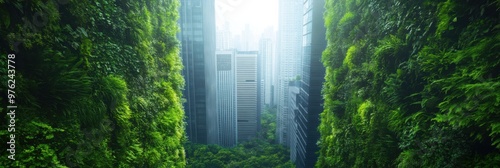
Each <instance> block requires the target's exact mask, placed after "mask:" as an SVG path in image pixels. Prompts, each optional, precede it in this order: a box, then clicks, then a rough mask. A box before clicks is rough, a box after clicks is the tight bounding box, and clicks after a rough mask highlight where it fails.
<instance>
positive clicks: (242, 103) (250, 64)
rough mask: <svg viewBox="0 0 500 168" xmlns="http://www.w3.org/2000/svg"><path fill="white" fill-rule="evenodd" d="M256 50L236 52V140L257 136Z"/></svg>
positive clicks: (258, 116)
mask: <svg viewBox="0 0 500 168" xmlns="http://www.w3.org/2000/svg"><path fill="white" fill-rule="evenodd" d="M257 61H258V52H256V51H239V52H237V53H236V109H237V113H238V115H237V118H238V120H237V122H238V123H237V127H238V134H237V136H238V142H241V141H246V140H250V139H252V138H255V137H256V136H257V129H258V124H259V121H260V114H259V108H258V107H257V105H258V102H259V99H258V93H257V92H258V91H257V89H258V87H259V86H258V85H259V83H260V82H257V81H258V76H257V74H258V72H257V71H258V68H257Z"/></svg>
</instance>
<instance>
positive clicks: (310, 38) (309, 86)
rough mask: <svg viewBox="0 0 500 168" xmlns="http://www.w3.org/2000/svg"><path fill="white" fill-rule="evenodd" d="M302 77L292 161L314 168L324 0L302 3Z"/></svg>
mask: <svg viewBox="0 0 500 168" xmlns="http://www.w3.org/2000/svg"><path fill="white" fill-rule="evenodd" d="M303 2H304V4H303V7H304V10H303V11H304V15H303V19H304V24H303V36H302V37H303V43H302V44H303V45H302V46H303V54H302V74H301V76H302V78H301V82H300V91H299V95H298V99H297V106H298V113H297V115H296V118H295V121H296V122H297V129H296V133H297V135H296V136H297V143H296V147H295V148H296V161H295V164H296V165H297V167H299V168H301V167H314V165H315V163H316V160H317V158H318V155H317V154H316V151H318V149H319V148H318V146H317V144H316V143H317V141H318V139H319V136H320V135H319V132H318V126H319V114H320V113H321V112H322V111H323V106H322V104H323V96H322V95H321V90H322V87H323V82H324V76H325V68H324V66H323V64H322V62H321V56H322V52H323V50H324V49H325V47H326V40H325V26H324V20H323V13H324V11H325V10H324V5H325V2H324V0H304V1H303Z"/></svg>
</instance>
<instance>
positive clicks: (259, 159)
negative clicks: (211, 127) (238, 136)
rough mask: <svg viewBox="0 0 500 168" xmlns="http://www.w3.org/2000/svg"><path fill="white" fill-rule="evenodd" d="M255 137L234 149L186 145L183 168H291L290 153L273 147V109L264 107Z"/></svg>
mask: <svg viewBox="0 0 500 168" xmlns="http://www.w3.org/2000/svg"><path fill="white" fill-rule="evenodd" d="M261 127H262V129H261V131H260V132H259V133H258V135H259V138H257V139H254V140H251V141H248V142H242V143H240V144H238V145H237V146H236V147H231V148H226V147H221V146H218V145H202V144H194V143H189V142H188V143H186V144H185V148H186V160H187V167H192V168H222V167H227V168H231V167H234V168H236V167H239V168H253V167H278V168H280V167H281V168H292V167H295V166H294V165H293V163H292V162H291V161H290V151H289V150H288V149H287V148H285V147H283V146H282V145H278V144H275V131H276V108H266V109H265V110H264V112H263V113H262V117H261Z"/></svg>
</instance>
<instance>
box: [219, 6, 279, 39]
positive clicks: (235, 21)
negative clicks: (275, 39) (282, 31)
mask: <svg viewBox="0 0 500 168" xmlns="http://www.w3.org/2000/svg"><path fill="white" fill-rule="evenodd" d="M215 12H216V19H217V25H218V26H220V25H222V24H223V23H224V21H223V20H222V19H224V20H225V21H227V22H229V23H230V25H231V31H232V33H233V34H239V33H240V32H241V31H242V30H243V29H244V27H245V25H246V24H248V25H249V26H250V29H251V30H252V31H253V33H255V34H256V35H259V34H260V32H261V31H262V30H263V29H265V28H267V27H269V26H273V27H274V29H275V30H276V29H277V28H278V23H277V22H278V0H215ZM257 33H259V34H257Z"/></svg>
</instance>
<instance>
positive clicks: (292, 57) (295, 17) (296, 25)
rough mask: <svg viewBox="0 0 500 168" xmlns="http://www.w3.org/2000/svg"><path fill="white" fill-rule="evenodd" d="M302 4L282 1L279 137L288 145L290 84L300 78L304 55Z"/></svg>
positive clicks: (277, 128)
mask: <svg viewBox="0 0 500 168" xmlns="http://www.w3.org/2000/svg"><path fill="white" fill-rule="evenodd" d="M302 1H303V0H280V1H279V24H278V26H279V28H278V44H277V45H278V53H277V54H278V62H279V64H278V68H279V73H278V78H279V79H278V83H277V92H278V96H277V115H276V134H277V135H276V138H277V140H278V143H280V144H284V145H286V146H288V145H289V136H288V134H289V133H288V132H287V130H288V125H289V123H288V118H289V114H288V109H287V108H288V100H287V99H288V98H289V96H288V82H289V81H291V80H294V79H295V78H296V76H297V75H298V74H297V69H296V68H297V62H298V61H299V59H300V56H301V54H302V53H301V51H302V47H301V44H302Z"/></svg>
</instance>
